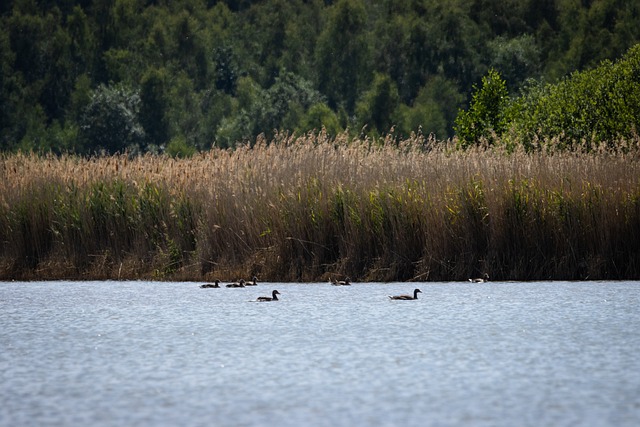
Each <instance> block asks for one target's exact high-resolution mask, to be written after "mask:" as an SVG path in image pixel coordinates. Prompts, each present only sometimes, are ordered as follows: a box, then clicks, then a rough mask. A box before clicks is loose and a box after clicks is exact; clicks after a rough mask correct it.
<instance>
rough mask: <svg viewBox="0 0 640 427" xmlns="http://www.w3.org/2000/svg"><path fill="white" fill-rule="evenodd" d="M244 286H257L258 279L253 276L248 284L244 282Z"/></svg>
mask: <svg viewBox="0 0 640 427" xmlns="http://www.w3.org/2000/svg"><path fill="white" fill-rule="evenodd" d="M244 285H245V286H258V278H257V277H256V276H253V279H251V281H250V282H244Z"/></svg>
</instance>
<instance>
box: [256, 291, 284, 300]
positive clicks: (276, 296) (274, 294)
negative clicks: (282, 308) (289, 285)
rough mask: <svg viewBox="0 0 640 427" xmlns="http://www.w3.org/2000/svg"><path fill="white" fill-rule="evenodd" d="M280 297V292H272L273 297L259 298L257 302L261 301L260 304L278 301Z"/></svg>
mask: <svg viewBox="0 0 640 427" xmlns="http://www.w3.org/2000/svg"><path fill="white" fill-rule="evenodd" d="M278 295H280V292H278V291H273V292H271V296H270V297H258V298H257V299H256V301H260V302H267V301H278Z"/></svg>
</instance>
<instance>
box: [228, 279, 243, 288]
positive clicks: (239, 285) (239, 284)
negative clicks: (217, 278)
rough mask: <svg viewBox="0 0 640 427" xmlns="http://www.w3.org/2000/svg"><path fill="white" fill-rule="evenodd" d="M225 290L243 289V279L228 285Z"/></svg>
mask: <svg viewBox="0 0 640 427" xmlns="http://www.w3.org/2000/svg"><path fill="white" fill-rule="evenodd" d="M227 288H244V279H240V281H239V282H233V283H229V284H228V285H227Z"/></svg>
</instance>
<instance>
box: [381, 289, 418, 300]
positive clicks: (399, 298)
mask: <svg viewBox="0 0 640 427" xmlns="http://www.w3.org/2000/svg"><path fill="white" fill-rule="evenodd" d="M418 292H420V293H422V291H421V290H420V289H414V290H413V296H411V295H396V296H391V295H389V298H391V299H397V300H403V301H407V300H414V299H418Z"/></svg>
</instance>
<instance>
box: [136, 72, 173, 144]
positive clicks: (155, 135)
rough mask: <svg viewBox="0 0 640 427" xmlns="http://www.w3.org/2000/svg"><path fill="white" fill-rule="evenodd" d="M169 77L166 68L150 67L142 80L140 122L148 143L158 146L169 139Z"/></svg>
mask: <svg viewBox="0 0 640 427" xmlns="http://www.w3.org/2000/svg"><path fill="white" fill-rule="evenodd" d="M167 79H168V77H167V73H166V70H164V69H161V70H157V69H150V70H148V71H147V72H146V73H145V74H144V75H143V76H142V81H141V82H140V86H141V89H140V101H141V104H140V123H141V124H142V127H143V128H144V132H145V134H146V136H147V143H148V144H152V145H155V146H158V147H159V146H162V145H164V144H165V143H166V142H167V141H168V139H169V126H168V123H167V119H166V112H167V108H168V101H167Z"/></svg>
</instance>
